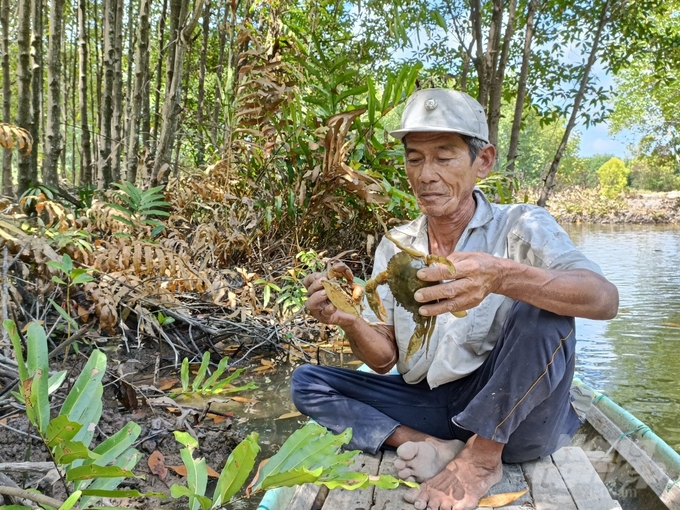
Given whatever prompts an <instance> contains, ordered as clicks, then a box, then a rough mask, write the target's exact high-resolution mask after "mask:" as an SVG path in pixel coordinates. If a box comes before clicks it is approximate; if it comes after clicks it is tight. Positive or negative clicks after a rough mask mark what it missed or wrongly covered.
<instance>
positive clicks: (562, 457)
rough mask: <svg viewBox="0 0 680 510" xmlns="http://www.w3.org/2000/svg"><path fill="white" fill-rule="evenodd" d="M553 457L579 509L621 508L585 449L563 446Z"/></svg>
mask: <svg viewBox="0 0 680 510" xmlns="http://www.w3.org/2000/svg"><path fill="white" fill-rule="evenodd" d="M552 459H553V462H554V463H555V466H557V469H558V470H559V472H560V474H561V475H562V479H563V480H564V483H565V485H566V486H567V489H569V492H570V493H571V497H572V499H573V500H574V503H576V507H577V508H578V509H579V510H617V509H620V508H621V505H619V503H618V502H617V501H614V500H612V498H611V496H610V495H609V491H608V490H607V488H606V487H605V486H604V484H603V483H602V480H600V477H599V475H598V474H597V472H596V471H595V468H594V467H593V465H592V464H591V463H590V461H589V460H588V457H587V456H586V454H585V452H584V451H583V450H581V449H580V448H577V447H573V446H571V447H566V448H562V449H560V450H558V451H556V452H555V453H553V454H552Z"/></svg>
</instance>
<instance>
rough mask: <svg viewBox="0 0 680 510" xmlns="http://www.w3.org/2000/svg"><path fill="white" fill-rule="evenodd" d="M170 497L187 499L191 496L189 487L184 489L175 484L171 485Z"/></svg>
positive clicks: (182, 486)
mask: <svg viewBox="0 0 680 510" xmlns="http://www.w3.org/2000/svg"><path fill="white" fill-rule="evenodd" d="M170 495H171V496H172V497H173V498H181V497H184V496H186V497H189V496H191V491H190V490H189V487H185V486H184V485H177V484H176V483H173V484H172V487H170Z"/></svg>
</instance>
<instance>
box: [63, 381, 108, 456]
mask: <svg viewBox="0 0 680 510" xmlns="http://www.w3.org/2000/svg"><path fill="white" fill-rule="evenodd" d="M103 394H104V387H103V386H102V385H101V383H99V385H98V387H97V388H95V391H94V393H93V395H92V402H91V403H90V405H89V407H87V408H85V410H84V411H83V412H82V414H81V415H80V418H79V420H78V421H79V423H82V424H83V428H82V429H80V430H79V431H78V433H77V434H76V435H75V436H74V438H73V440H74V441H82V442H83V443H85V444H86V445H89V444H90V443H91V442H92V437H94V432H95V427H94V425H96V424H97V423H99V419H100V418H101V416H102V395H103ZM71 419H73V418H71Z"/></svg>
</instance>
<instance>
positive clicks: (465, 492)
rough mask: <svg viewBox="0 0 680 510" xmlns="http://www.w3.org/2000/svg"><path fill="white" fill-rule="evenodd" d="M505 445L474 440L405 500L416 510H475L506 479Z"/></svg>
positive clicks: (405, 497) (478, 438) (410, 492)
mask: <svg viewBox="0 0 680 510" xmlns="http://www.w3.org/2000/svg"><path fill="white" fill-rule="evenodd" d="M502 451H503V444H501V443H496V442H495V441H490V440H488V439H484V438H482V437H479V436H473V437H472V438H471V439H470V440H469V441H468V442H467V444H466V445H465V448H463V450H462V451H461V452H460V453H459V454H458V455H457V456H456V458H454V459H453V460H452V461H451V462H449V464H448V465H447V466H446V468H444V469H443V470H442V471H441V472H440V473H439V474H437V475H436V476H435V477H433V478H431V479H429V480H428V481H427V482H425V483H423V484H421V485H420V489H411V490H410V491H409V492H408V493H406V495H405V496H404V499H405V500H406V501H408V502H409V503H413V506H414V507H415V508H416V509H417V510H423V509H425V508H427V509H428V510H472V509H474V508H476V507H477V503H478V502H479V500H480V499H481V498H482V497H483V496H484V495H485V494H486V493H487V492H488V490H489V489H490V488H491V487H493V486H494V485H496V484H497V483H498V482H499V481H500V480H501V478H502V477H503V465H502V464H501V453H502Z"/></svg>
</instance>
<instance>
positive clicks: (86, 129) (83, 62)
mask: <svg viewBox="0 0 680 510" xmlns="http://www.w3.org/2000/svg"><path fill="white" fill-rule="evenodd" d="M86 16H87V0H78V67H79V86H78V104H79V108H80V131H81V135H80V150H81V157H80V184H85V185H88V184H92V148H91V147H90V124H89V122H88V118H87V116H88V112H87V67H88V51H87V40H88V37H87V18H86Z"/></svg>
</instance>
